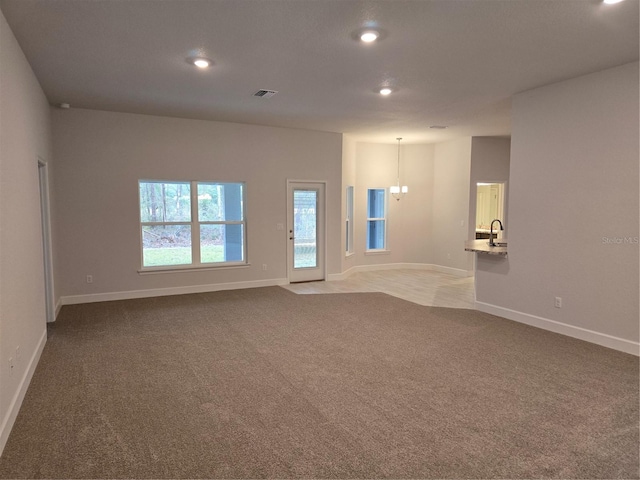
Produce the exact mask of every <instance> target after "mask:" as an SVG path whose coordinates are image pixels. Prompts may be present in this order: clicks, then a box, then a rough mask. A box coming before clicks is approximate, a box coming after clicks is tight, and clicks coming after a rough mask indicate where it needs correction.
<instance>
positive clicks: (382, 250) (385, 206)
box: [365, 188, 389, 253]
mask: <svg viewBox="0 0 640 480" xmlns="http://www.w3.org/2000/svg"><path fill="white" fill-rule="evenodd" d="M371 190H380V191H382V192H383V194H384V200H383V201H382V208H383V214H384V216H382V217H369V212H370V211H371V208H370V205H369V198H370V193H369V192H371ZM388 202H389V196H388V195H387V189H386V188H368V189H367V223H366V224H365V225H366V230H365V231H366V232H367V234H366V235H365V237H366V238H365V242H366V250H365V253H386V252H388V249H387V225H388V220H387V215H388V213H387V212H388V211H389V209H388ZM380 220H382V221H383V224H384V232H383V243H384V245H383V247H382V248H369V222H373V221H380Z"/></svg>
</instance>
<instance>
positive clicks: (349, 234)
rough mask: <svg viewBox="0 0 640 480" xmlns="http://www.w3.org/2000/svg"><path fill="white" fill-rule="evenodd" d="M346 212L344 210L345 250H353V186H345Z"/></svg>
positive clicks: (349, 251) (348, 251)
mask: <svg viewBox="0 0 640 480" xmlns="http://www.w3.org/2000/svg"><path fill="white" fill-rule="evenodd" d="M346 203H347V212H346V225H345V232H346V252H347V253H351V252H353V231H352V229H353V221H352V220H353V186H351V185H350V186H348V187H347V201H346Z"/></svg>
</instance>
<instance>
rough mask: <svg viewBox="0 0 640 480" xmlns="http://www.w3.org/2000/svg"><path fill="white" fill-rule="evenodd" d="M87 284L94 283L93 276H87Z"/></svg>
mask: <svg viewBox="0 0 640 480" xmlns="http://www.w3.org/2000/svg"><path fill="white" fill-rule="evenodd" d="M87 283H93V275H87Z"/></svg>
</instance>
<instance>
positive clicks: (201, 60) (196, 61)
mask: <svg viewBox="0 0 640 480" xmlns="http://www.w3.org/2000/svg"><path fill="white" fill-rule="evenodd" d="M187 61H188V62H189V63H192V64H193V65H195V66H196V67H198V68H209V67H210V66H211V65H212V64H213V62H212V61H211V60H210V59H208V58H205V57H189V58H187Z"/></svg>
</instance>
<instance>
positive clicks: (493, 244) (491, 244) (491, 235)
mask: <svg viewBox="0 0 640 480" xmlns="http://www.w3.org/2000/svg"><path fill="white" fill-rule="evenodd" d="M496 222H498V223H499V224H500V230H504V227H503V226H502V222H501V221H500V220H498V219H497V218H496V219H495V220H494V221H493V222H491V230H490V232H489V246H490V247H495V246H496V242H495V240H494V237H493V224H494V223H496ZM496 236H498V232H496Z"/></svg>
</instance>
